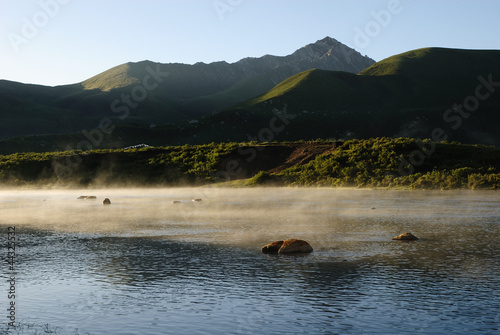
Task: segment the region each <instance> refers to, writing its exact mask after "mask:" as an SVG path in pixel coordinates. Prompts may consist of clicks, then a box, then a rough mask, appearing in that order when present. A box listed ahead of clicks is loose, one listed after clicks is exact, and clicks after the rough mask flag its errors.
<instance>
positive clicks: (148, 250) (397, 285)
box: [0, 188, 500, 334]
mask: <svg viewBox="0 0 500 335" xmlns="http://www.w3.org/2000/svg"><path fill="white" fill-rule="evenodd" d="M81 195H94V196H96V199H95V200H90V199H88V200H77V197H78V196H81ZM104 198H109V199H110V200H111V205H109V206H104V205H103V204H102V201H103V199H104ZM192 199H201V200H202V201H192ZM173 201H178V202H177V203H173ZM499 204H500V195H499V194H498V193H495V192H471V191H457V192H448V191H447V192H438V191H431V192H424V191H386V190H383V191H382V190H380V191H377V190H357V189H321V188H320V189H307V188H252V189H221V188H178V189H95V190H50V191H47V190H31V191H29V190H2V191H0V213H1V216H0V229H1V230H2V231H4V230H5V229H6V227H8V226H15V227H16V231H17V234H18V236H19V251H18V253H19V256H18V260H17V262H18V267H19V269H20V270H19V275H18V276H19V277H20V278H21V281H20V283H21V284H19V285H20V288H19V290H20V292H21V295H20V296H21V297H22V298H20V301H19V304H20V307H19V318H20V319H25V320H30V321H31V322H35V323H38V324H45V323H50V324H54V326H59V327H63V328H64V329H65V330H66V331H67V332H68V333H71V331H72V329H76V328H79V329H81V330H85V331H88V332H90V333H96V334H97V333H108V334H127V333H144V334H159V333H165V332H164V331H167V333H168V331H170V332H171V333H185V332H190V333H199V334H204V333H215V332H217V333H233V334H237V333H240V334H244V333H255V332H264V331H267V332H270V333H277V332H282V331H286V332H288V333H296V334H303V333H311V334H320V333H343V334H345V333H353V334H359V333H370V334H373V333H384V334H390V333H393V334H401V333H411V334H414V333H418V332H419V331H427V332H429V331H431V330H432V333H433V334H445V333H446V334H447V333H450V332H452V333H455V334H470V333H474V332H476V333H482V334H484V333H492V334H493V333H495V332H497V331H499V330H498V324H499V322H500V320H499V317H498V311H499V310H500V303H499V301H500V294H499V293H498V290H497V289H498V287H499V285H500V265H499V264H498V263H499V262H498V257H499V255H500V247H499V244H498V243H497V240H496V239H497V236H499V233H500V211H499V210H498V208H499V206H498V205H499ZM406 231H410V232H412V233H413V234H414V235H416V236H418V237H419V238H420V240H419V241H415V242H410V243H404V242H398V241H392V240H391V238H392V237H394V236H396V235H398V234H400V233H403V232H406ZM286 238H299V239H304V240H307V241H308V242H310V243H311V245H312V246H313V248H314V252H313V253H312V254H309V255H306V256H272V255H263V254H261V252H260V248H261V247H262V246H263V245H264V244H267V243H269V242H272V241H275V240H280V239H286ZM2 278H3V277H2ZM2 299H4V297H2ZM0 303H1V304H2V306H3V305H5V304H6V302H4V300H0ZM2 306H0V308H1V307H2ZM42 306H44V307H43V311H42V309H41V307H42ZM138 315H140V317H138ZM195 320H196V321H195ZM124 327H125V328H126V329H125V328H124Z"/></svg>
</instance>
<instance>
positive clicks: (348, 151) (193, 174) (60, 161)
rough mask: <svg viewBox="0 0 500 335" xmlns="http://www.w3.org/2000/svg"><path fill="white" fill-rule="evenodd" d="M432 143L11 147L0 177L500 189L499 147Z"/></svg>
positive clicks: (28, 181)
mask: <svg viewBox="0 0 500 335" xmlns="http://www.w3.org/2000/svg"><path fill="white" fill-rule="evenodd" d="M434 145H435V146H434ZM434 145H432V144H431V142H422V143H420V142H418V141H415V140H413V139H408V138H398V139H389V138H374V139H368V140H351V141H346V142H333V141H315V142H305V141H301V142H287V143H266V144H255V143H219V144H216V143H211V144H205V145H197V146H189V145H184V146H175V147H148V148H140V149H120V150H94V151H88V152H81V151H72V152H52V153H24V154H21V153H17V154H13V155H7V156H0V183H1V184H3V185H4V186H23V185H24V186H48V185H50V186H61V187H82V186H83V187H85V186H95V187H102V186H112V185H115V186H118V185H127V186H128V185H136V186H167V185H206V184H213V183H217V182H228V181H231V182H234V181H237V180H240V182H239V185H247V186H251V185H267V184H270V185H293V186H329V187H330V186H332V187H339V186H342V187H346V186H350V187H353V186H354V187H382V188H387V187H389V188H392V187H404V188H416V189H456V188H466V189H500V149H498V148H495V147H488V146H481V145H464V144H458V143H438V144H434ZM422 147H424V148H425V150H424V151H422ZM419 150H420V151H421V152H422V154H423V156H424V159H423V160H421V161H420V162H419V164H414V165H413V166H409V163H408V162H409V161H412V160H411V158H410V157H411V155H413V154H414V152H415V151H419ZM224 185H225V184H224Z"/></svg>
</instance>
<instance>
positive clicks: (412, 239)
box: [392, 233, 418, 241]
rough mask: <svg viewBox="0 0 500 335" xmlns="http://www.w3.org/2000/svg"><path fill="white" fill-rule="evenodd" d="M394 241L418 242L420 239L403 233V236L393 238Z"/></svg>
mask: <svg viewBox="0 0 500 335" xmlns="http://www.w3.org/2000/svg"><path fill="white" fill-rule="evenodd" d="M392 239H393V240H399V241H416V240H418V237H416V236H415V235H413V234H412V233H403V234H401V235H398V236H396V237H393V238H392Z"/></svg>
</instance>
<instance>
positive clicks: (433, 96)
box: [185, 48, 500, 145]
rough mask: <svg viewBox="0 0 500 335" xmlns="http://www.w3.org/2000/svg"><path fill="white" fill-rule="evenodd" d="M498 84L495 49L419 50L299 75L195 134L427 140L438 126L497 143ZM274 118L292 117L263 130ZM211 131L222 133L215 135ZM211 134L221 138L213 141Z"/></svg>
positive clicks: (463, 137)
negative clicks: (356, 67) (352, 69)
mask: <svg viewBox="0 0 500 335" xmlns="http://www.w3.org/2000/svg"><path fill="white" fill-rule="evenodd" d="M499 86H500V51H497V50H459V49H444V48H426V49H419V50H414V51H410V52H406V53H403V54H400V55H396V56H393V57H390V58H387V59H385V60H382V61H380V62H377V63H375V64H373V65H372V66H370V67H368V68H367V69H365V70H363V71H362V72H360V73H359V74H357V75H356V74H352V73H347V72H340V71H324V70H308V71H305V72H302V73H299V74H297V75H294V76H292V77H290V78H288V79H286V80H285V81H283V82H281V83H280V84H279V85H277V86H275V87H274V88H273V89H271V90H270V91H268V92H267V93H265V94H263V95H260V96H258V97H256V98H253V99H250V100H247V101H245V102H242V103H240V104H238V105H236V106H235V107H233V108H230V109H227V110H225V111H223V112H221V113H217V114H215V115H213V116H208V117H206V118H204V119H203V120H200V123H199V124H197V125H196V127H197V129H196V130H194V129H193V131H192V134H193V136H196V138H208V137H210V138H211V139H212V140H225V138H228V139H232V140H247V139H250V138H258V139H259V140H261V141H262V140H266V138H267V139H278V140H299V139H315V138H335V139H348V138H369V137H377V136H391V137H398V136H405V137H419V138H431V137H432V136H433V135H432V134H433V131H434V130H435V129H442V130H443V132H444V133H445V134H446V137H447V139H449V140H457V141H463V142H467V143H484V144H495V145H500V134H499V133H498V131H497V130H496V127H497V125H498V124H500V88H499ZM460 105H463V107H460ZM277 113H278V114H280V113H281V114H285V115H290V118H289V119H287V121H288V122H287V124H286V127H285V128H284V129H283V130H282V131H281V130H280V131H279V132H276V131H274V132H273V131H265V132H263V131H261V130H262V129H268V130H269V129H271V127H270V121H271V120H273V118H275V117H276V116H277ZM221 122H222V123H223V124H221ZM214 127H216V128H218V129H219V130H218V131H217V132H214V131H213V130H212V129H213V128H214ZM259 131H260V132H261V135H262V136H260V137H259V136H258V134H259ZM215 134H223V135H220V136H219V137H218V138H213V137H214V135H215ZM266 136H267V137H266ZM185 140H187V138H186V139H185Z"/></svg>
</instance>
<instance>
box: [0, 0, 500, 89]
mask: <svg viewBox="0 0 500 335" xmlns="http://www.w3.org/2000/svg"><path fill="white" fill-rule="evenodd" d="M374 13H375V15H374ZM376 13H379V14H380V17H379V18H378V21H377V19H376V17H375V16H377V15H376ZM387 13H389V14H390V17H389V16H388V15H385V14H387ZM499 14H500V0H0V79H7V80H13V81H20V82H24V83H35V84H43V85H51V86H53V85H63V84H71V83H76V82H80V81H83V80H85V79H87V78H90V77H92V76H93V75H96V74H98V73H100V72H102V71H105V70H107V69H109V68H111V67H113V66H116V65H119V64H123V63H126V62H129V61H134V62H135V61H141V60H146V59H148V60H151V61H156V62H162V63H173V62H180V63H189V64H192V63H195V62H198V61H201V62H205V63H209V62H213V61H219V60H225V61H227V62H235V61H237V60H239V59H241V58H244V57H248V56H251V57H260V56H262V55H265V54H272V55H279V56H283V55H287V54H290V53H291V52H293V51H294V50H296V49H298V48H300V47H302V46H304V45H306V44H309V43H313V42H315V41H317V40H319V39H322V38H324V37H325V36H330V37H333V38H335V39H337V40H339V41H340V42H342V43H344V44H346V45H348V46H350V47H352V48H355V49H356V50H358V51H359V52H361V53H362V54H364V55H368V56H369V57H371V58H373V59H375V60H377V61H379V60H382V59H384V58H386V57H389V56H391V55H394V54H398V53H402V52H405V51H408V50H412V49H417V48H422V47H428V46H442V47H452V48H464V49H500V38H499V37H498V33H499V32H500V19H499V18H500V16H499ZM33 28H34V29H33ZM362 34H364V36H363V35H362Z"/></svg>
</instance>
